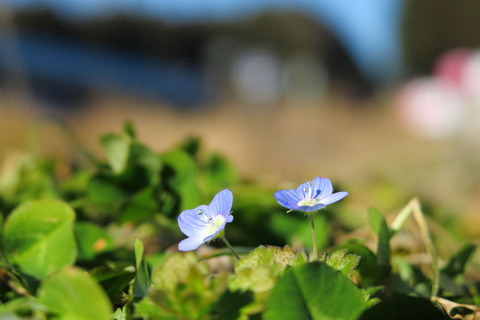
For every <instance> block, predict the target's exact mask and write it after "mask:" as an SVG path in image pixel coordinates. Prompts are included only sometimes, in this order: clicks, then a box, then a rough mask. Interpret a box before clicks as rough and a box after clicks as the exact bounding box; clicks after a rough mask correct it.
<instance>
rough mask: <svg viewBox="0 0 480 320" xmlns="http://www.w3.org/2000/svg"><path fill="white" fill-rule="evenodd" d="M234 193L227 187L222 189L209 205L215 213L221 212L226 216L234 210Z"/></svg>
mask: <svg viewBox="0 0 480 320" xmlns="http://www.w3.org/2000/svg"><path fill="white" fill-rule="evenodd" d="M232 203H233V194H232V191H230V190H228V189H225V190H222V191H220V192H219V193H217V194H216V195H215V197H213V200H212V202H210V204H209V207H210V210H211V212H212V214H213V215H219V214H221V215H222V216H224V217H225V218H227V216H228V215H229V214H230V211H231V210H232Z"/></svg>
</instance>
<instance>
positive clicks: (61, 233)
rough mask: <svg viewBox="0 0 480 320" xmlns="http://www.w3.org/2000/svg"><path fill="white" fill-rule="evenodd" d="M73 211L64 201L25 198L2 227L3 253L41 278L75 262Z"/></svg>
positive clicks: (26, 271) (24, 270)
mask: <svg viewBox="0 0 480 320" xmlns="http://www.w3.org/2000/svg"><path fill="white" fill-rule="evenodd" d="M74 220H75V213H74V212H73V210H72V209H71V208H70V207H69V206H68V205H67V204H66V203H64V202H61V201H58V200H37V201H31V202H26V203H24V204H22V205H21V206H19V207H18V208H17V209H15V210H14V211H13V212H12V213H11V214H10V216H9V217H8V219H7V221H6V223H5V230H4V244H3V245H4V250H5V252H6V254H7V257H8V258H9V259H10V260H11V261H12V262H13V263H15V264H18V266H19V267H20V268H21V270H22V272H24V273H27V274H30V275H32V276H35V277H38V278H43V277H45V276H47V275H49V274H51V273H52V272H54V271H56V270H58V269H61V268H63V267H66V266H70V265H72V264H73V263H74V262H75V259H76V257H77V245H76V242H75V237H74V233H73V223H74Z"/></svg>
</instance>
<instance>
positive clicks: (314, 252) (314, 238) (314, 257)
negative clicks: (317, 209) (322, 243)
mask: <svg viewBox="0 0 480 320" xmlns="http://www.w3.org/2000/svg"><path fill="white" fill-rule="evenodd" d="M309 216H310V225H311V226H312V253H311V256H310V260H311V261H317V260H318V256H317V233H316V232H315V221H314V220H313V217H314V216H315V214H314V213H312V214H309Z"/></svg>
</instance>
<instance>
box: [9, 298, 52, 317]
mask: <svg viewBox="0 0 480 320" xmlns="http://www.w3.org/2000/svg"><path fill="white" fill-rule="evenodd" d="M47 313H48V309H47V307H45V306H44V305H42V304H41V303H39V302H38V301H37V300H36V299H35V298H33V297H22V298H18V299H14V300H11V301H9V302H8V303H5V304H1V305H0V319H2V320H27V319H46V314H47ZM26 317H28V318H26Z"/></svg>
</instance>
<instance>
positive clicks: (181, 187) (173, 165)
mask: <svg viewBox="0 0 480 320" xmlns="http://www.w3.org/2000/svg"><path fill="white" fill-rule="evenodd" d="M161 160H162V162H163V164H164V170H163V172H162V173H163V176H162V177H163V178H164V180H165V181H166V182H167V184H168V187H169V188H171V189H172V190H173V191H175V193H176V195H177V196H178V197H179V199H180V204H179V208H178V211H183V210H186V209H190V208H193V207H196V206H198V205H200V204H201V203H202V201H203V196H202V193H201V191H200V188H199V187H198V185H197V182H196V179H197V167H196V164H195V162H194V161H193V159H192V158H191V157H190V156H189V155H188V154H187V153H186V152H184V151H181V150H175V151H170V152H167V153H165V154H163V155H162V156H161Z"/></svg>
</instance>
